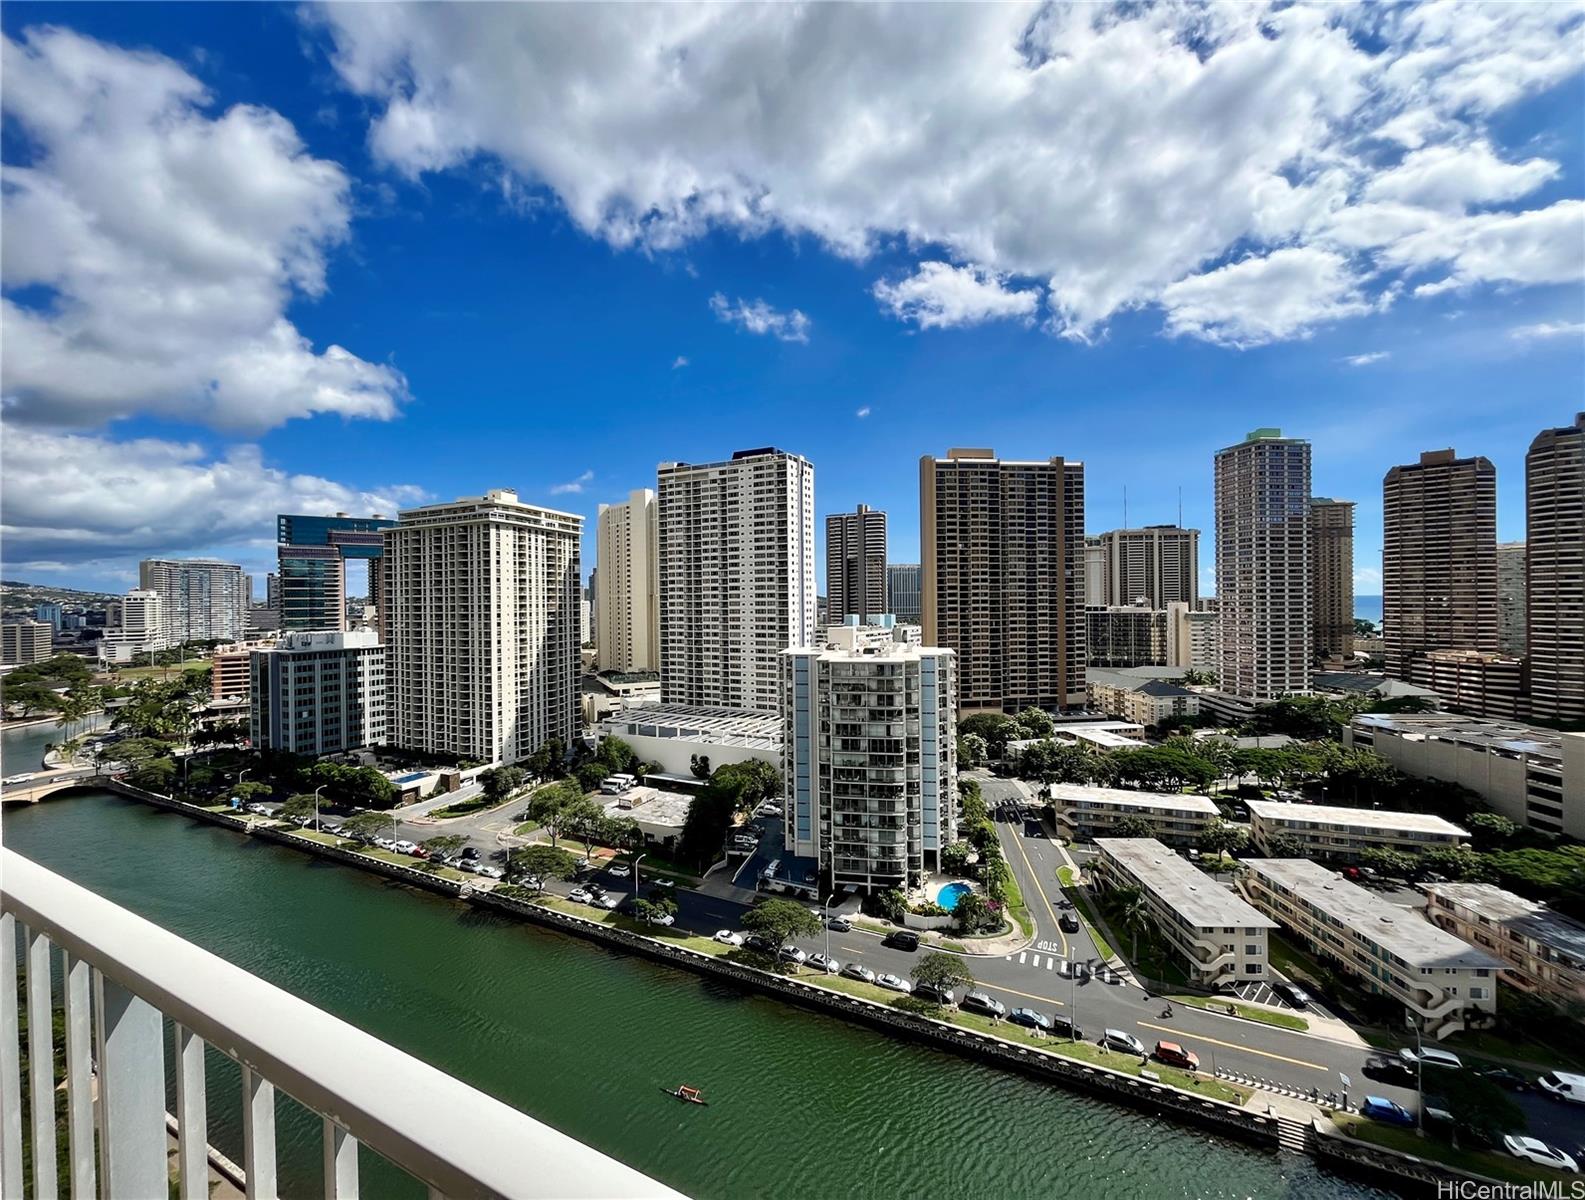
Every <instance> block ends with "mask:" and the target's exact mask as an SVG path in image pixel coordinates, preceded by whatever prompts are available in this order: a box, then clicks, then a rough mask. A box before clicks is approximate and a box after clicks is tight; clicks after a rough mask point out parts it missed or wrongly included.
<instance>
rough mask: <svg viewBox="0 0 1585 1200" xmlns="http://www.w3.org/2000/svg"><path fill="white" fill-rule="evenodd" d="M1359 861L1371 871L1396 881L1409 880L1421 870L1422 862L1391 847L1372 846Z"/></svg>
mask: <svg viewBox="0 0 1585 1200" xmlns="http://www.w3.org/2000/svg"><path fill="white" fill-rule="evenodd" d="M1359 861H1360V862H1361V863H1363V864H1364V865H1365V866H1367V867H1369V868H1370V869H1371V870H1373V871H1378V872H1380V873H1381V874H1383V875H1389V876H1391V877H1392V878H1394V879H1407V878H1409V877H1410V876H1411V875H1414V874H1416V873H1417V872H1418V871H1419V870H1420V860H1419V858H1418V857H1417V856H1416V855H1413V854H1410V853H1408V852H1407V851H1404V850H1394V849H1392V847H1390V846H1372V847H1371V848H1370V849H1368V850H1366V851H1365V852H1364V853H1363V854H1361V855H1360V856H1359Z"/></svg>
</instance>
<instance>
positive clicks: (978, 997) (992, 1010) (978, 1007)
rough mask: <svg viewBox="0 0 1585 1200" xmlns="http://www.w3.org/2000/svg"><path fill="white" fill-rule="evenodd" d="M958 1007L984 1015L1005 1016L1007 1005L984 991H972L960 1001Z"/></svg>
mask: <svg viewBox="0 0 1585 1200" xmlns="http://www.w3.org/2000/svg"><path fill="white" fill-rule="evenodd" d="M958 1007H959V1008H961V1009H962V1010H963V1011H964V1012H972V1013H979V1014H980V1015H981V1016H982V1017H1005V1016H1006V1015H1007V1005H1005V1004H1003V1003H1002V1002H1001V1001H1000V1000H997V999H996V998H995V997H992V996H987V995H986V994H985V993H984V992H970V993H969V994H968V995H967V996H965V997H963V999H962V1001H961V1002H959V1004H958Z"/></svg>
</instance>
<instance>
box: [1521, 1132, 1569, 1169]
mask: <svg viewBox="0 0 1585 1200" xmlns="http://www.w3.org/2000/svg"><path fill="white" fill-rule="evenodd" d="M1502 1144H1503V1145H1504V1146H1506V1147H1507V1148H1508V1153H1509V1154H1511V1155H1513V1156H1514V1157H1515V1158H1522V1159H1524V1160H1525V1161H1526V1162H1533V1163H1540V1164H1541V1165H1542V1166H1543V1167H1552V1168H1553V1169H1554V1170H1558V1171H1568V1172H1569V1173H1570V1174H1578V1173H1579V1164H1578V1163H1576V1162H1575V1161H1574V1159H1573V1158H1572V1157H1571V1156H1569V1155H1567V1154H1564V1153H1563V1151H1561V1150H1559V1149H1558V1148H1557V1147H1556V1146H1549V1145H1547V1144H1546V1143H1545V1142H1543V1141H1542V1140H1541V1139H1540V1138H1533V1137H1525V1136H1524V1134H1522V1133H1510V1134H1509V1135H1508V1136H1507V1137H1505V1138H1503V1140H1502Z"/></svg>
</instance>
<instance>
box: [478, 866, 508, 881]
mask: <svg viewBox="0 0 1585 1200" xmlns="http://www.w3.org/2000/svg"><path fill="white" fill-rule="evenodd" d="M478 873H479V874H480V875H483V876H484V877H485V878H486V879H501V878H504V877H505V875H506V872H505V871H503V870H501V868H500V867H480V868H479V871H478Z"/></svg>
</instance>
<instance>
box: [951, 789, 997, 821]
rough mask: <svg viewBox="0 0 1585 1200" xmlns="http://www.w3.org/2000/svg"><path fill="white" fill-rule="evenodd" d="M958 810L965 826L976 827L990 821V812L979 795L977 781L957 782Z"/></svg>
mask: <svg viewBox="0 0 1585 1200" xmlns="http://www.w3.org/2000/svg"><path fill="white" fill-rule="evenodd" d="M958 808H959V810H960V811H961V813H962V816H963V824H965V825H978V824H979V823H980V822H982V821H988V820H990V816H991V810H990V808H989V807H988V806H987V805H986V803H985V800H984V798H983V797H982V796H981V795H980V785H979V782H978V781H977V780H974V779H962V778H960V779H959V780H958Z"/></svg>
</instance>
